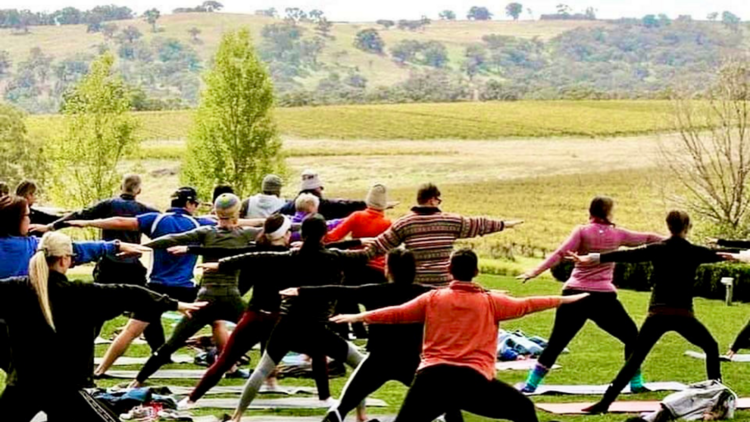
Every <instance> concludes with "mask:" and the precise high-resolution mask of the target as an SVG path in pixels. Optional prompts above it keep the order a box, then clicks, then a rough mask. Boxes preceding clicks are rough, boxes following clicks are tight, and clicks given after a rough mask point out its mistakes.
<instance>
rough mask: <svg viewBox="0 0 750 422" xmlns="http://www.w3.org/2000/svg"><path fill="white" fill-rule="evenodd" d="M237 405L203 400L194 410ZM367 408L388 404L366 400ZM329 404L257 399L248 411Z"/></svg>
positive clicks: (312, 400)
mask: <svg viewBox="0 0 750 422" xmlns="http://www.w3.org/2000/svg"><path fill="white" fill-rule="evenodd" d="M238 403H239V398H236V399H203V400H198V403H196V405H195V408H196V409H207V408H211V409H235V408H237V404H238ZM366 404H367V407H386V406H388V404H387V403H386V402H384V401H383V400H378V399H367V401H366ZM329 407H331V405H330V404H327V403H326V402H322V401H320V400H318V399H317V398H316V397H288V398H283V399H258V400H254V401H253V403H252V404H251V405H250V407H249V408H248V409H254V410H274V409H328V408H329Z"/></svg>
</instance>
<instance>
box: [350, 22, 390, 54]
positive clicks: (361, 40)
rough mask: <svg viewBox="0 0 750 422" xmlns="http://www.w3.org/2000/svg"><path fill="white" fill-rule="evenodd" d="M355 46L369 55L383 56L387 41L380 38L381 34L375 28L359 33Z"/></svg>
mask: <svg viewBox="0 0 750 422" xmlns="http://www.w3.org/2000/svg"><path fill="white" fill-rule="evenodd" d="M354 46H355V47H357V48H358V49H360V50H362V51H366V52H368V53H376V54H383V48H384V47H385V41H383V39H382V38H380V34H379V33H378V31H377V30H376V29H374V28H369V29H363V30H361V31H359V32H357V36H356V38H355V39H354Z"/></svg>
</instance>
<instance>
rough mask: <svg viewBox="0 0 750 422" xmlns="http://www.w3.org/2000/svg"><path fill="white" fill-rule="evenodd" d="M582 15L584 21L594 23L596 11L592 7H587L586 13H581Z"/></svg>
mask: <svg viewBox="0 0 750 422" xmlns="http://www.w3.org/2000/svg"><path fill="white" fill-rule="evenodd" d="M583 15H584V16H585V17H586V19H588V20H591V21H595V20H596V9H594V8H593V7H590V6H589V7H587V8H586V11H585V12H583Z"/></svg>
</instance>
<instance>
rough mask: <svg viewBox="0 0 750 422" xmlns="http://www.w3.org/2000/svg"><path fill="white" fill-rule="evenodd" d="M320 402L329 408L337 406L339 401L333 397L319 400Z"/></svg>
mask: <svg viewBox="0 0 750 422" xmlns="http://www.w3.org/2000/svg"><path fill="white" fill-rule="evenodd" d="M320 402H321V403H323V404H325V405H326V406H328V407H329V408H330V407H333V406H336V405H338V404H339V401H338V400H336V399H334V398H333V397H328V398H327V399H325V400H321V401H320Z"/></svg>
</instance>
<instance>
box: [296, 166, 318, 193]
mask: <svg viewBox="0 0 750 422" xmlns="http://www.w3.org/2000/svg"><path fill="white" fill-rule="evenodd" d="M322 187H323V182H321V181H320V177H319V176H318V173H317V172H316V171H315V170H305V171H303V172H302V184H301V185H300V189H299V190H301V191H305V190H315V189H320V188H322Z"/></svg>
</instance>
